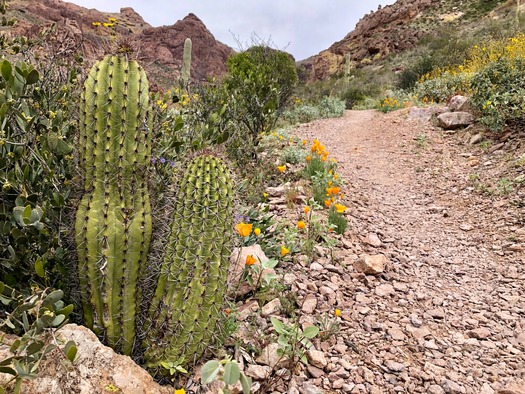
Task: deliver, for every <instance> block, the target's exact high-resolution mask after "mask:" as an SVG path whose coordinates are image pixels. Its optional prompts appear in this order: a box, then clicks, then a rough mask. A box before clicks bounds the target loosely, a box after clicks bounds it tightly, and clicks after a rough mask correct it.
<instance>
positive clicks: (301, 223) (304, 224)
mask: <svg viewBox="0 0 525 394" xmlns="http://www.w3.org/2000/svg"><path fill="white" fill-rule="evenodd" d="M297 228H299V229H301V230H302V229H304V228H306V223H305V222H303V221H302V220H299V221H298V222H297Z"/></svg>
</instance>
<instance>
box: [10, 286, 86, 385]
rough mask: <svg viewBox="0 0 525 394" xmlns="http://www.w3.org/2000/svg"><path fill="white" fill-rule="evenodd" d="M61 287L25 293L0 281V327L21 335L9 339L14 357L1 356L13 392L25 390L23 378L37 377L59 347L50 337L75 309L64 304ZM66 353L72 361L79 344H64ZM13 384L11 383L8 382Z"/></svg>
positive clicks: (37, 289)
mask: <svg viewBox="0 0 525 394" xmlns="http://www.w3.org/2000/svg"><path fill="white" fill-rule="evenodd" d="M63 296H64V293H63V292H62V291H61V290H50V289H44V290H41V289H39V288H36V287H35V288H33V291H32V293H31V294H23V293H21V292H19V291H17V290H15V289H13V288H11V287H9V286H6V285H5V284H4V283H2V282H0V302H1V303H2V305H3V307H4V308H2V309H0V330H1V331H7V332H12V333H14V334H17V335H21V336H20V338H17V339H15V340H14V341H13V342H12V343H10V348H9V351H10V352H11V353H12V356H11V357H8V358H6V359H4V360H0V372H2V373H6V374H9V375H12V376H13V379H12V383H13V387H12V389H13V391H12V392H13V393H15V394H18V393H21V392H22V391H21V390H22V384H23V381H24V380H27V379H33V378H35V377H36V374H37V372H38V367H39V365H40V364H41V363H42V362H43V361H44V360H45V359H46V357H47V356H48V355H49V353H50V352H51V351H52V350H54V349H56V348H57V344H56V343H54V342H52V341H50V338H52V337H53V335H52V334H53V333H54V332H55V331H57V330H58V329H60V328H61V327H63V326H64V325H65V324H66V323H67V321H68V317H69V315H70V314H71V312H72V311H73V305H65V304H64V302H63V301H62V298H63ZM63 351H64V354H65V356H66V357H67V358H68V359H69V360H70V361H73V360H74V359H75V356H76V352H77V348H76V346H75V343H74V342H73V341H68V342H67V343H66V344H65V346H64V347H63ZM8 385H10V383H8Z"/></svg>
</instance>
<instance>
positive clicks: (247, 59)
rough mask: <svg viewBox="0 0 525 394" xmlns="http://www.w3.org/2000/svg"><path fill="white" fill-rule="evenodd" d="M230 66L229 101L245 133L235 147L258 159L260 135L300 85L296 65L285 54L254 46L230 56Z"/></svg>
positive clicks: (270, 126) (272, 124)
mask: <svg viewBox="0 0 525 394" xmlns="http://www.w3.org/2000/svg"><path fill="white" fill-rule="evenodd" d="M227 66H228V72H229V74H228V76H227V77H226V79H225V81H224V83H225V87H226V90H227V92H228V94H229V100H228V102H229V105H231V106H232V107H233V108H234V111H235V117H236V119H238V121H239V123H242V125H243V126H244V127H245V130H246V131H245V132H244V133H243V135H241V136H239V138H237V140H238V141H237V144H235V143H234V145H240V147H244V148H245V149H244V150H245V151H249V152H250V153H251V155H252V156H256V147H257V145H258V143H259V137H260V135H261V133H263V132H265V131H268V130H269V129H271V128H272V127H273V126H274V125H275V123H276V121H277V119H278V117H279V115H280V112H281V111H282V110H283V108H284V105H285V104H286V102H287V101H288V100H289V99H290V97H291V95H292V93H293V90H294V87H295V85H296V83H297V71H296V67H295V62H294V60H293V58H292V57H291V56H290V55H288V54H287V53H285V52H283V51H279V50H276V49H272V48H270V47H269V46H267V45H254V46H252V47H251V48H249V49H247V50H245V51H242V52H239V53H236V54H234V55H231V56H230V57H229V58H228V61H227ZM234 148H235V149H238V148H239V147H237V146H234Z"/></svg>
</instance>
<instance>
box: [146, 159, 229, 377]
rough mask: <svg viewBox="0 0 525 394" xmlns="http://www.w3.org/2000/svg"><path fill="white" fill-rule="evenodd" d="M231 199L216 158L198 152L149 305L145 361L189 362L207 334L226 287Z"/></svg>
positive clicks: (178, 203)
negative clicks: (149, 320) (149, 321)
mask: <svg viewBox="0 0 525 394" xmlns="http://www.w3.org/2000/svg"><path fill="white" fill-rule="evenodd" d="M232 200H233V183H232V180H231V177H230V174H229V171H228V170H227V169H226V167H225V166H224V165H223V163H222V161H221V160H220V159H218V158H216V157H213V156H208V155H204V156H199V157H197V158H196V159H194V160H193V161H192V162H191V163H190V165H189V167H188V168H187V170H186V172H185V174H184V177H183V178H182V180H181V183H180V187H179V190H178V192H177V196H176V202H175V207H174V219H173V223H172V227H171V235H170V239H169V244H168V246H167V251H166V256H165V258H164V261H163V264H162V267H161V272H160V277H159V280H158V284H157V288H156V292H155V295H154V297H153V300H152V303H151V306H150V311H149V315H150V316H149V317H150V319H151V327H150V329H149V330H148V335H147V337H146V340H145V343H144V345H145V349H146V353H145V358H146V361H147V364H148V366H150V367H152V366H159V365H160V363H161V362H163V361H167V362H171V363H176V364H178V365H184V364H187V363H189V362H193V361H195V360H196V359H197V358H199V357H200V356H201V355H202V354H203V352H204V350H205V349H206V347H207V346H208V345H209V343H210V341H211V339H212V337H213V334H214V331H215V330H216V325H217V321H218V319H219V316H220V312H221V310H222V307H221V306H222V305H223V302H224V295H225V292H226V283H227V276H228V265H229V255H230V250H229V246H230V234H231V229H232V225H233V224H232V216H233V212H232V207H233V204H232Z"/></svg>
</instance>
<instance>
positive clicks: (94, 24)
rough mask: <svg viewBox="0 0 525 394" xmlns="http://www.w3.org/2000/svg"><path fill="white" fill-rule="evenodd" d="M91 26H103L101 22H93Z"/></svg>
mask: <svg viewBox="0 0 525 394" xmlns="http://www.w3.org/2000/svg"><path fill="white" fill-rule="evenodd" d="M91 24H92V25H93V26H95V27H98V26H100V25H101V23H100V22H91Z"/></svg>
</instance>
